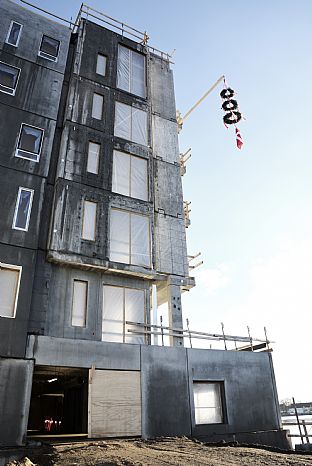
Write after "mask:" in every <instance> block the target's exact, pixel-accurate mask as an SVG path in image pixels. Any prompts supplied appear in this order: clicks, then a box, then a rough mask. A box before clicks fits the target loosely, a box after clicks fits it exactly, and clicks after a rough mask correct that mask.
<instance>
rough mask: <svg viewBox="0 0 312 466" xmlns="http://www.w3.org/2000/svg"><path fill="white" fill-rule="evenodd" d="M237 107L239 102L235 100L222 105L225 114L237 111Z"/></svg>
mask: <svg viewBox="0 0 312 466" xmlns="http://www.w3.org/2000/svg"><path fill="white" fill-rule="evenodd" d="M237 106H238V105H237V100H234V99H230V100H225V101H224V102H223V104H222V108H223V110H224V111H225V112H229V111H232V110H236V109H237Z"/></svg>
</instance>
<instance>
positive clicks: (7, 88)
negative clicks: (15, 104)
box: [0, 62, 21, 95]
mask: <svg viewBox="0 0 312 466" xmlns="http://www.w3.org/2000/svg"><path fill="white" fill-rule="evenodd" d="M20 72H21V70H20V69H19V68H15V66H11V65H7V64H6V63H3V62H0V91H1V92H4V93H5V94H10V95H15V91H16V88H17V83H18V79H19V76H20Z"/></svg>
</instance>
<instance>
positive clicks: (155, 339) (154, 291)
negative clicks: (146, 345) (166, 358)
mask: <svg viewBox="0 0 312 466" xmlns="http://www.w3.org/2000/svg"><path fill="white" fill-rule="evenodd" d="M151 301H152V305H151V311H152V312H151V324H154V325H157V287H156V285H152V300H151ZM151 330H152V332H157V331H158V329H157V328H155V327H151ZM151 342H152V344H153V345H155V346H157V345H158V335H151Z"/></svg>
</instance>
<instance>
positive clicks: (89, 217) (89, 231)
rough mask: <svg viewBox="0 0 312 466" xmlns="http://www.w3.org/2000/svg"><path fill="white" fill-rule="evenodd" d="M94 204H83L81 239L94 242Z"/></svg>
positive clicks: (88, 202)
mask: <svg viewBox="0 0 312 466" xmlns="http://www.w3.org/2000/svg"><path fill="white" fill-rule="evenodd" d="M96 207H97V205H96V202H91V201H84V202H83V220H82V238H83V239H87V240H89V241H95V231H96Z"/></svg>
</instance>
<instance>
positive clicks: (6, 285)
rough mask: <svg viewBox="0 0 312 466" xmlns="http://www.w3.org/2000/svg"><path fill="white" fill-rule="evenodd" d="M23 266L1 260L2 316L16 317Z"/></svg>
mask: <svg viewBox="0 0 312 466" xmlns="http://www.w3.org/2000/svg"><path fill="white" fill-rule="evenodd" d="M21 274H22V267H20V266H18V265H8V264H2V263H1V262H0V296H1V299H0V317H11V318H13V317H15V314H16V306H17V300H18V292H19V286H20V280H21Z"/></svg>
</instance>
